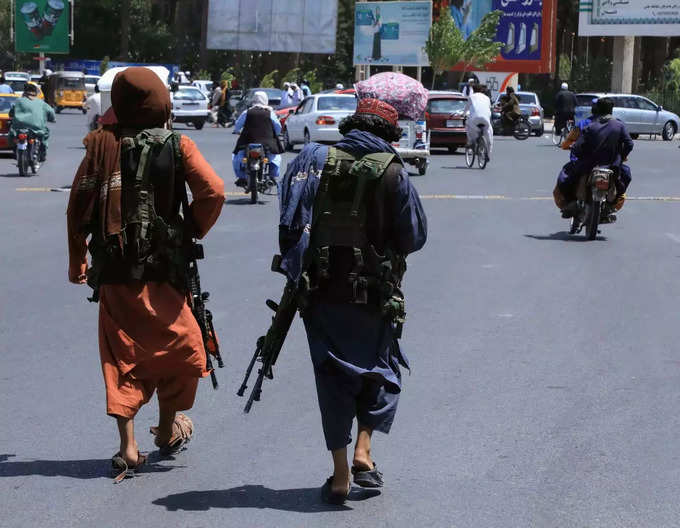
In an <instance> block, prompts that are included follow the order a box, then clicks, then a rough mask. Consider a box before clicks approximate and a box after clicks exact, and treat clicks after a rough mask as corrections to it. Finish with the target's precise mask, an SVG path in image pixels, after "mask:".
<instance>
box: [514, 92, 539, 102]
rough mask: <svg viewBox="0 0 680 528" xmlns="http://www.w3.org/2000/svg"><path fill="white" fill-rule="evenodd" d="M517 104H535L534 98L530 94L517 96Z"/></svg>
mask: <svg viewBox="0 0 680 528" xmlns="http://www.w3.org/2000/svg"><path fill="white" fill-rule="evenodd" d="M517 97H518V98H519V104H536V96H535V95H534V94H530V93H520V94H517Z"/></svg>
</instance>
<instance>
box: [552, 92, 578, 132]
mask: <svg viewBox="0 0 680 528" xmlns="http://www.w3.org/2000/svg"><path fill="white" fill-rule="evenodd" d="M577 106H578V101H577V100H576V96H575V95H574V92H572V91H570V90H569V85H568V84H567V83H562V86H560V91H559V92H557V95H556V96H555V131H556V132H557V135H558V136H559V135H560V134H561V133H562V129H563V128H564V127H565V126H566V124H567V121H573V120H574V112H575V111H576V107H577Z"/></svg>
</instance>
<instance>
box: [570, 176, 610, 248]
mask: <svg viewBox="0 0 680 528" xmlns="http://www.w3.org/2000/svg"><path fill="white" fill-rule="evenodd" d="M614 180H615V173H614V170H612V169H611V168H609V167H595V168H594V169H593V170H592V171H591V172H590V174H589V175H588V176H585V177H583V178H581V181H580V182H579V187H578V192H577V194H576V196H577V201H576V204H577V211H576V213H575V214H574V216H573V217H572V219H571V226H570V229H569V234H570V235H575V234H577V233H580V232H581V231H582V230H583V229H584V228H585V230H586V239H587V240H595V237H596V236H597V233H598V232H599V231H598V226H599V224H601V223H605V224H613V223H614V222H616V215H615V214H613V213H612V211H611V208H610V206H609V203H610V202H613V201H614V200H615V198H616V185H615V181H614Z"/></svg>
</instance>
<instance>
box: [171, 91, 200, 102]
mask: <svg viewBox="0 0 680 528" xmlns="http://www.w3.org/2000/svg"><path fill="white" fill-rule="evenodd" d="M175 99H184V100H186V101H203V100H204V99H205V95H203V92H201V90H199V89H193V90H178V91H177V92H176V93H175Z"/></svg>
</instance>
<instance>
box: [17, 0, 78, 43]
mask: <svg viewBox="0 0 680 528" xmlns="http://www.w3.org/2000/svg"><path fill="white" fill-rule="evenodd" d="M12 1H13V2H14V31H15V33H14V34H15V35H16V37H15V39H14V43H15V49H16V51H18V52H25V53H40V52H43V53H68V52H69V20H70V7H71V6H70V3H69V2H68V0H30V1H28V0H12Z"/></svg>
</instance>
